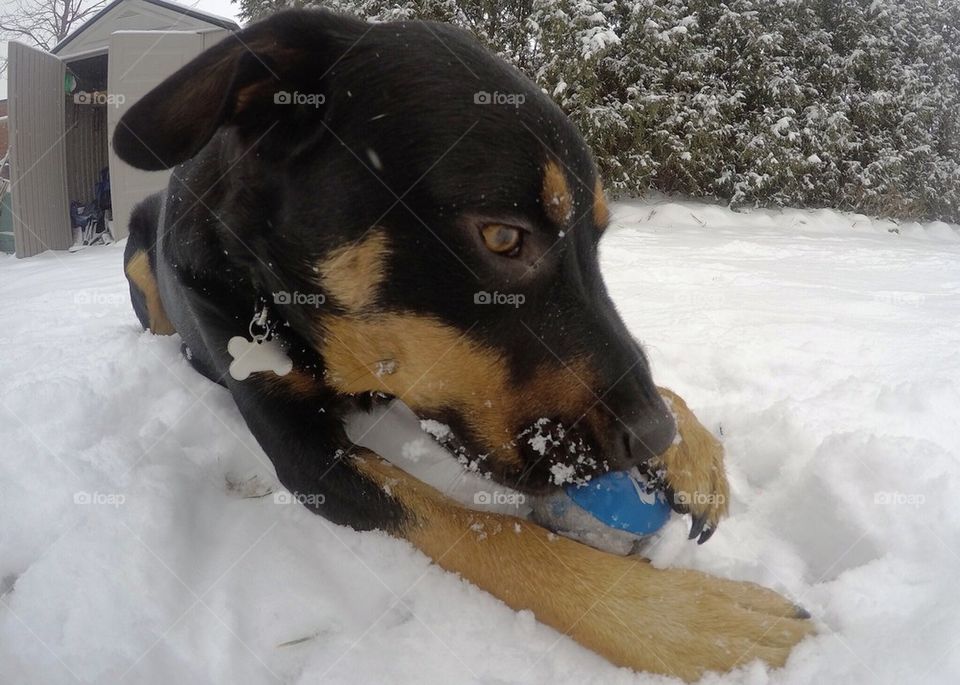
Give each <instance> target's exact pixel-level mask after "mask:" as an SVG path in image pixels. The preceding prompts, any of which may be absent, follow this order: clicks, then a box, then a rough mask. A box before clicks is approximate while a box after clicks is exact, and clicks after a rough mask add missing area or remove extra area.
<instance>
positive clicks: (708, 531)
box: [697, 526, 717, 545]
mask: <svg viewBox="0 0 960 685" xmlns="http://www.w3.org/2000/svg"><path fill="white" fill-rule="evenodd" d="M715 532H717V527H716V526H713V527H712V528H705V529H704V530H703V532H702V533H700V539H699V540H697V544H698V545H702V544H703V543H705V542H706V541H707V540H709V539H710V538H711V537H713V534H714V533H715Z"/></svg>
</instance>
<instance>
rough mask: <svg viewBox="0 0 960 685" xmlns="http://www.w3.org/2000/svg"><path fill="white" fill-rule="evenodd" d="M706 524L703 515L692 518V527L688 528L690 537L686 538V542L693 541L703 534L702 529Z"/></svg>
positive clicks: (705, 518)
mask: <svg viewBox="0 0 960 685" xmlns="http://www.w3.org/2000/svg"><path fill="white" fill-rule="evenodd" d="M706 523H707V517H706V515H705V514H702V515H700V516H694V517H693V525H691V526H690V535H689V536H688V537H687V539H688V540H693V539H694V538H695V537H697V536H698V535H700V533H702V532H703V527H704V526H705V525H706Z"/></svg>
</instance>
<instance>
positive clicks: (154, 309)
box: [124, 250, 177, 335]
mask: <svg viewBox="0 0 960 685" xmlns="http://www.w3.org/2000/svg"><path fill="white" fill-rule="evenodd" d="M124 271H125V272H126V274H127V278H129V279H130V282H131V283H133V284H134V285H135V286H137V288H139V290H140V292H142V293H143V297H144V299H145V300H146V302H147V317H148V319H149V320H150V330H151V331H153V332H154V333H155V334H156V335H173V334H174V333H176V332H177V331H176V329H175V328H174V327H173V324H172V323H170V319H168V318H167V311H166V310H165V309H164V308H163V302H162V301H161V300H160V291H159V290H157V280H156V278H154V275H153V270H152V269H151V268H150V258H149V257H148V255H147V252H146V250H138V251H137V252H136V253H134V255H133V257H131V258H130V261H128V262H127V263H126V264H125V265H124Z"/></svg>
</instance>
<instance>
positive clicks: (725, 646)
mask: <svg viewBox="0 0 960 685" xmlns="http://www.w3.org/2000/svg"><path fill="white" fill-rule="evenodd" d="M809 617H810V615H809V614H808V613H807V612H806V611H805V610H804V609H802V608H801V607H799V606H797V605H795V604H794V603H793V602H791V601H790V600H788V599H786V598H784V597H782V596H780V595H779V594H777V593H776V592H773V591H772V590H768V589H766V588H763V587H760V586H759V585H755V584H753V583H742V582H735V581H729V580H723V579H719V578H714V577H711V576H708V575H705V574H703V573H699V572H696V571H689V570H684V569H663V570H657V569H654V568H652V567H650V566H649V565H648V564H644V563H640V564H638V565H637V568H636V569H634V570H633V572H630V573H628V574H627V575H626V576H625V577H624V579H623V580H622V581H621V582H620V583H618V584H617V585H615V586H614V588H612V589H611V590H610V591H609V592H608V593H607V594H606V595H604V596H603V597H602V598H601V599H600V600H599V601H598V602H597V603H596V606H595V608H594V609H593V610H591V611H590V612H589V614H588V615H587V616H586V617H584V619H583V625H582V626H581V628H580V629H575V631H574V633H575V634H574V637H576V638H577V639H578V640H580V641H581V642H585V643H591V642H593V643H594V644H596V641H598V640H602V641H603V646H600V647H597V646H595V647H594V648H595V649H598V651H601V652H602V653H604V654H605V656H607V658H609V659H610V660H611V661H613V662H614V663H616V664H618V665H622V666H627V667H630V668H633V669H635V670H640V671H651V672H655V673H662V674H664V675H669V676H674V677H679V678H682V679H684V680H687V681H694V680H697V679H699V678H700V677H701V676H702V675H703V674H704V673H706V672H708V671H717V672H727V671H730V670H732V669H734V668H737V667H739V666H743V665H745V664H748V663H750V662H751V661H754V660H756V659H760V660H762V661H764V662H766V663H767V664H768V665H770V666H771V667H774V668H778V667H780V666H782V665H783V664H784V663H786V661H787V658H788V657H789V655H790V651H791V650H792V649H793V647H794V646H795V645H796V644H797V643H799V642H800V641H801V640H803V639H804V638H805V637H807V636H808V635H811V634H813V633H814V632H815V629H814V626H813V623H812V622H811V621H809V620H807V619H809ZM578 632H579V633H581V634H580V635H577V634H576V633H578ZM583 633H593V634H592V635H589V636H588V637H586V636H584V635H583ZM591 646H593V645H591Z"/></svg>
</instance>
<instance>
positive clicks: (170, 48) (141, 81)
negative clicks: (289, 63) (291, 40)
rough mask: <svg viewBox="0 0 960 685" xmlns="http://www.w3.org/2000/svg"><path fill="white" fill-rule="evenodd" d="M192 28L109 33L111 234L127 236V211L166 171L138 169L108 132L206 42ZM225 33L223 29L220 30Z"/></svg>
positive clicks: (160, 184)
mask: <svg viewBox="0 0 960 685" xmlns="http://www.w3.org/2000/svg"><path fill="white" fill-rule="evenodd" d="M205 33H206V32H197V31H118V32H116V33H114V34H113V35H112V36H111V37H110V62H109V66H108V69H107V72H108V73H107V81H108V83H109V90H110V93H111V94H115V95H122V96H123V98H122V103H121V104H118V105H117V106H116V107H109V108H108V109H107V135H108V136H109V137H110V192H111V196H112V201H113V226H112V229H113V235H114V237H116V238H117V239H120V238H123V237H125V236H126V235H127V233H128V232H129V231H128V227H127V224H128V223H129V221H130V212H131V210H132V209H133V207H134V205H136V204H137V203H138V202H140V200H142V199H144V198H145V197H147V196H148V195H151V194H152V193H155V192H157V191H160V190H164V189H165V188H166V187H167V179H169V178H170V172H169V171H140V170H139V169H134V168H133V167H131V166H129V165H128V164H126V163H125V162H123V161H121V160H120V158H119V157H117V156H116V155H115V154H114V152H113V131H114V129H115V128H116V127H117V122H118V121H119V120H120V117H121V116H123V113H124V112H126V111H127V108H129V107H130V106H131V105H133V103H135V102H136V101H137V100H139V99H140V98H142V97H143V96H144V95H146V94H147V93H148V92H150V91H151V90H152V89H153V88H154V87H155V86H158V85H160V82H161V81H163V79H165V78H166V77H167V76H169V75H170V74H172V73H173V72H175V71H176V70H177V69H179V68H180V67H182V66H183V65H184V64H186V63H187V62H189V61H190V60H191V59H193V58H194V57H196V56H197V55H199V54H200V53H201V52H203V50H204V47H205V46H206V47H209V46H210V45H211V44H212V42H211V41H212V37H207V36H205ZM223 33H226V32H223Z"/></svg>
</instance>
